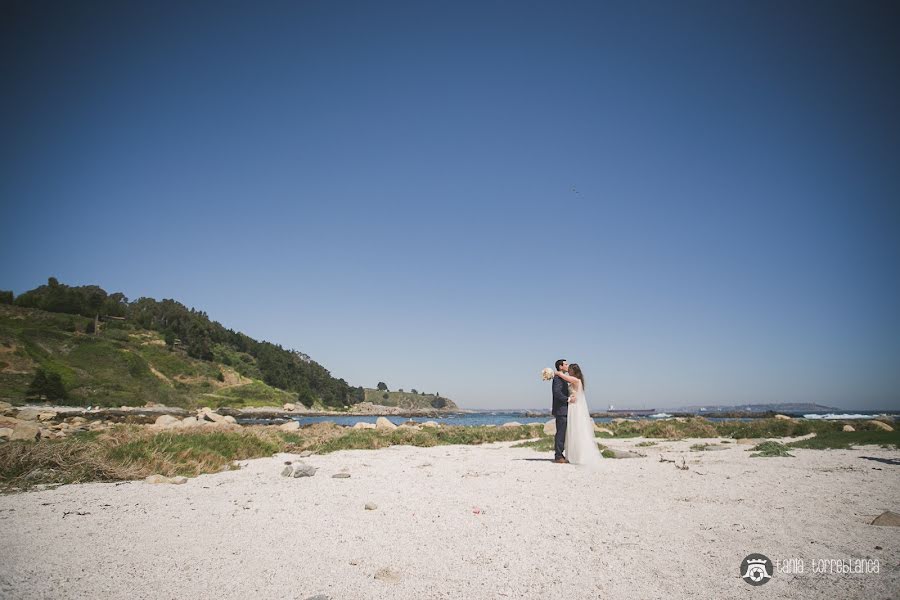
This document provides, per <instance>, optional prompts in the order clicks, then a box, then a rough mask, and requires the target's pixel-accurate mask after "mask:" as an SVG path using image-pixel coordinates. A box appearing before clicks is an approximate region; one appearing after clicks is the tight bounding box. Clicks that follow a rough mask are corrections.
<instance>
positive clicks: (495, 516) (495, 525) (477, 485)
mask: <svg viewBox="0 0 900 600" xmlns="http://www.w3.org/2000/svg"><path fill="white" fill-rule="evenodd" d="M641 441H644V440H643V438H631V439H624V440H615V439H609V440H604V443H605V444H607V445H608V446H609V447H610V448H613V449H618V450H633V451H638V452H641V453H642V454H646V456H645V457H643V458H632V459H607V460H605V461H604V463H603V467H602V469H601V470H600V471H598V472H589V471H585V470H583V469H580V468H578V467H574V466H571V465H557V464H553V463H551V462H550V460H549V458H550V455H549V454H547V453H541V452H535V451H534V450H532V449H529V448H512V447H511V446H512V445H513V444H514V443H513V442H500V443H495V444H489V445H482V446H437V447H432V448H417V447H410V446H395V447H391V448H386V449H382V450H352V451H340V452H335V453H332V454H327V455H321V456H319V455H313V456H310V457H308V458H303V459H298V457H297V456H296V455H291V454H279V455H276V456H274V457H270V458H262V459H254V460H248V461H242V462H241V463H240V464H241V465H242V468H241V469H240V470H237V471H230V472H223V473H218V474H213V475H202V476H200V477H197V478H194V479H190V480H189V481H188V482H187V483H185V484H183V485H170V484H149V483H146V482H144V481H133V482H120V483H118V484H117V483H91V484H78V485H67V486H62V487H59V488H56V489H44V490H40V491H32V492H27V493H19V494H11V495H5V496H2V497H0V528H2V531H3V532H4V552H3V555H4V557H3V560H2V562H0V596H2V597H3V598H9V599H13V598H23V599H24V598H29V599H33V598H122V599H125V598H128V599H135V598H148V599H149V598H154V599H155V598H160V599H162V598H210V599H213V598H214V599H217V600H225V599H238V598H241V599H243V598H300V599H304V598H311V597H316V598H326V597H327V598H332V599H351V598H352V599H355V598H360V599H362V598H385V599H388V598H409V599H413V598H416V599H422V598H572V599H575V598H701V597H702V598H722V599H724V598H742V599H743V598H810V599H813V598H816V599H822V598H866V599H870V600H871V599H879V598H885V599H887V598H897V597H898V596H900V566H898V563H900V528H898V527H882V526H875V525H871V524H870V522H871V521H872V519H873V518H875V517H876V516H878V515H879V514H881V513H882V512H883V511H885V510H893V511H894V512H900V477H898V469H900V453H898V452H897V451H896V450H886V449H882V448H880V447H877V446H867V447H862V448H857V449H854V450H827V451H823V450H808V449H795V450H792V452H793V453H794V455H795V457H794V458H750V456H749V455H750V452H748V449H749V448H750V446H748V445H744V444H734V443H732V444H728V445H723V446H725V449H723V450H719V451H705V452H697V451H690V449H689V448H690V446H691V445H692V444H696V443H700V442H703V441H709V442H718V441H719V440H717V439H713V440H698V439H691V440H683V441H666V440H654V441H657V442H658V445H656V446H651V447H637V446H636V444H637V443H639V442H641ZM660 457H662V458H665V459H672V460H676V461H677V463H671V462H661V461H660ZM682 457H683V458H684V459H685V464H686V466H687V467H688V468H687V469H686V470H682V469H679V468H676V464H678V465H680V464H681V459H682ZM289 460H291V461H297V460H302V461H303V462H305V463H307V464H310V465H312V466H314V467H316V468H317V469H318V470H317V472H316V474H315V475H314V476H312V477H303V478H290V477H283V476H282V475H281V470H282V469H283V468H284V463H285V461H289ZM342 472H343V473H349V474H350V477H349V478H340V479H338V478H333V477H332V475H334V474H337V473H342ZM367 503H373V504H374V505H376V507H375V508H374V509H373V510H369V509H367V508H366V504H367ZM876 547H880V548H879V549H876ZM751 553H762V554H764V555H766V556H767V557H769V558H770V559H772V560H773V561H779V560H780V561H788V560H791V559H794V561H795V562H794V564H796V561H797V560H801V561H803V562H804V565H805V566H804V569H805V572H804V573H795V574H785V573H781V572H777V571H776V573H775V576H774V577H773V578H772V579H771V580H770V581H769V582H768V583H766V584H764V585H762V586H757V587H754V586H750V585H749V584H748V583H746V582H745V581H744V580H743V579H741V577H740V573H739V568H740V563H741V561H742V559H743V558H744V557H745V556H747V555H748V554H751ZM848 559H877V560H878V563H879V567H880V568H879V572H878V573H869V574H839V573H817V572H813V567H814V565H820V566H821V565H823V564H825V563H819V562H815V561H824V560H844V561H846V560H848ZM829 564H833V563H829Z"/></svg>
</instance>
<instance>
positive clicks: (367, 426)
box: [353, 421, 375, 429]
mask: <svg viewBox="0 0 900 600" xmlns="http://www.w3.org/2000/svg"><path fill="white" fill-rule="evenodd" d="M353 429H375V423H365V422H363V421H360V422H359V423H357V424H356V425H354V426H353Z"/></svg>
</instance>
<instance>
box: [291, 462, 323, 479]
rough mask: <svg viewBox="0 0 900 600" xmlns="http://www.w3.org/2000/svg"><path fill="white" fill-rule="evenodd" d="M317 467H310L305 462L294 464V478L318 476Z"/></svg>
mask: <svg viewBox="0 0 900 600" xmlns="http://www.w3.org/2000/svg"><path fill="white" fill-rule="evenodd" d="M317 470H318V469H316V467H314V466H312V465H308V464H306V463H305V462H297V463H295V464H294V473H293V475H292V476H293V477H312V476H313V475H315V474H316V471H317Z"/></svg>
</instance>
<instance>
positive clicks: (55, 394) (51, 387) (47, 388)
mask: <svg viewBox="0 0 900 600" xmlns="http://www.w3.org/2000/svg"><path fill="white" fill-rule="evenodd" d="M26 396H28V397H36V398H38V399H41V398H46V399H47V400H66V399H68V397H69V395H68V394H67V393H66V387H65V386H64V385H63V382H62V377H60V375H59V373H51V372H47V371H45V370H44V369H38V370H37V372H36V373H35V374H34V379H32V380H31V385H29V386H28V391H27V392H26Z"/></svg>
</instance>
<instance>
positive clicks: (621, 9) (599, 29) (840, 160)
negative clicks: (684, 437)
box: [0, 1, 900, 409]
mask: <svg viewBox="0 0 900 600" xmlns="http://www.w3.org/2000/svg"><path fill="white" fill-rule="evenodd" d="M898 12H900V9H898V7H897V4H896V3H893V2H863V3H851V2H839V3H830V2H781V1H779V2H733V1H729V2H662V1H659V2H621V3H620V2H603V3H597V2H583V3H582V2H563V3H559V2H549V1H548V2H483V1H479V2H442V3H438V2H409V3H397V2H359V3H354V2H324V1H323V2H260V3H251V2H205V3H198V2H124V3H123V2H109V3H98V2H70V3H56V2H43V1H27V2H26V1H19V2H5V3H4V4H3V8H2V9H0V19H2V25H0V49H2V55H0V61H2V62H0V65H2V80H0V83H2V89H3V92H2V93H0V127H2V133H0V198H2V203H3V204H2V215H3V218H2V223H0V253H2V265H0V288H4V289H12V290H13V291H14V292H16V293H17V294H18V293H21V292H23V291H25V290H27V289H31V288H33V287H35V286H37V285H40V284H42V283H45V282H46V279H47V277H48V276H55V277H57V278H59V280H60V281H62V282H64V283H67V284H70V285H81V284H93V283H96V284H99V285H101V286H103V287H104V288H105V289H107V290H108V291H122V292H123V293H125V295H126V296H128V297H129V298H131V299H135V298H138V297H140V296H151V297H154V298H158V299H161V298H175V299H177V300H180V301H182V302H184V303H185V304H187V305H189V306H193V307H197V308H199V309H202V310H205V311H206V312H207V313H208V314H209V315H210V317H211V318H213V319H215V320H218V321H220V322H221V323H223V324H224V325H225V326H227V327H231V328H234V329H237V330H240V331H244V332H246V333H247V334H249V335H251V336H253V337H255V338H258V339H265V340H270V341H272V342H276V343H280V344H282V345H283V346H285V347H293V348H297V349H299V350H302V351H304V352H306V353H308V354H310V355H311V356H312V357H313V358H314V359H316V360H317V361H319V362H320V363H322V364H323V365H325V366H326V367H327V368H328V369H330V370H331V372H332V373H333V374H334V375H336V376H338V377H343V378H345V379H346V380H347V381H349V382H350V383H351V384H354V385H365V386H370V387H371V386H374V385H375V384H376V383H377V382H378V381H380V380H383V381H385V382H387V383H388V385H389V386H390V387H391V389H397V388H406V389H409V388H417V389H419V390H424V391H427V392H440V393H442V394H443V395H446V396H449V397H451V398H453V399H455V400H457V402H458V403H459V404H461V405H462V406H465V407H470V408H471V407H489V408H495V407H535V408H546V407H549V404H550V389H549V386H548V385H547V384H543V383H541V382H540V381H539V372H540V370H541V368H543V367H545V366H550V365H551V364H552V362H553V361H554V360H555V359H556V358H560V357H564V358H567V359H569V361H570V362H578V363H580V364H581V366H582V367H583V369H584V371H585V374H586V378H587V392H588V400H589V403H590V404H591V406H592V407H594V408H604V407H605V406H606V405H607V404H609V403H613V404H616V405H618V406H625V405H631V406H635V405H637V406H641V405H643V406H646V407H656V408H665V407H672V406H678V405H683V404H693V403H712V402H719V403H743V402H773V401H815V402H820V403H824V404H832V405H837V406H841V407H844V408H895V409H896V408H900V316H898V307H900V278H898V272H900V270H898V264H900V241H898V239H900V236H898V231H900V229H898V227H900V208H898V204H900V200H898V199H900V118H898V114H900V111H898V110H897V107H898V106H900V91H898V73H900V60H898V57H900V42H898V36H897V34H896V32H897V31H900V19H898Z"/></svg>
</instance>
